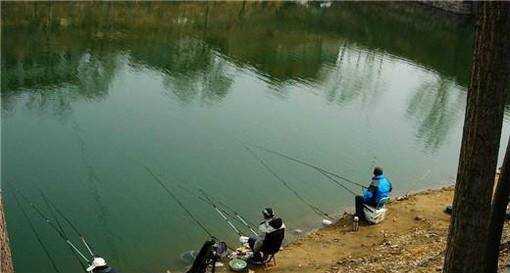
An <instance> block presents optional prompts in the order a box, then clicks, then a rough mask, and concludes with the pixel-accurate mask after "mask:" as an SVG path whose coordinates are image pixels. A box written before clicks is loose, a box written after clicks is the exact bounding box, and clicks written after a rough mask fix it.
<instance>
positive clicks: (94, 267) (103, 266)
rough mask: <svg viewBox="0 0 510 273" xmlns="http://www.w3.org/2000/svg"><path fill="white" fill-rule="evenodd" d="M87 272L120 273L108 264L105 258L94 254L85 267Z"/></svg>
mask: <svg viewBox="0 0 510 273" xmlns="http://www.w3.org/2000/svg"><path fill="white" fill-rule="evenodd" d="M87 272H92V273H120V271H118V270H117V269H115V268H113V267H111V266H109V265H108V264H107V263H106V261H105V259H103V258H101V257H99V256H96V257H94V258H93V259H92V262H91V263H90V266H89V267H88V268H87Z"/></svg>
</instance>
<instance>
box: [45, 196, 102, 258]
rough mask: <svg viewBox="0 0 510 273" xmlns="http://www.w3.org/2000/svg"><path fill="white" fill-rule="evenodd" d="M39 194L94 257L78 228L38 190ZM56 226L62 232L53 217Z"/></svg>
mask: <svg viewBox="0 0 510 273" xmlns="http://www.w3.org/2000/svg"><path fill="white" fill-rule="evenodd" d="M39 192H40V193H41V195H42V197H43V199H44V201H45V202H46V204H47V205H48V207H50V210H51V209H53V210H52V212H53V211H56V212H57V214H58V215H60V217H62V219H64V221H65V222H66V223H67V224H68V225H69V226H70V227H71V229H73V231H74V232H75V233H76V234H77V235H78V237H79V238H80V240H81V241H82V243H83V245H85V247H86V248H87V250H88V252H89V253H90V256H92V257H94V256H95V254H94V252H93V251H92V248H91V247H90V244H89V243H88V242H87V240H86V239H85V236H84V235H83V233H81V232H80V231H79V230H78V228H77V227H76V225H75V224H74V223H73V222H72V221H71V219H69V217H67V216H66V215H65V214H64V213H63V212H62V211H61V210H60V209H59V208H57V207H56V206H55V204H53V202H51V201H50V200H49V199H48V197H47V196H46V194H44V192H43V191H42V190H41V189H39ZM54 218H55V220H56V222H57V224H58V225H59V226H60V227H61V229H62V230H63V228H62V226H61V225H60V222H59V221H58V219H57V217H56V216H54Z"/></svg>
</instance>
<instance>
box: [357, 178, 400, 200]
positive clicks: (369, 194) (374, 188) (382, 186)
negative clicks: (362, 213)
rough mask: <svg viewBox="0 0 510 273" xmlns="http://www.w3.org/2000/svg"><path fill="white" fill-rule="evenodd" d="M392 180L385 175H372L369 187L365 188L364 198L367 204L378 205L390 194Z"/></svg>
mask: <svg viewBox="0 0 510 273" xmlns="http://www.w3.org/2000/svg"><path fill="white" fill-rule="evenodd" d="M392 189H393V188H392V186H391V182H390V180H388V179H387V178H386V177H384V175H379V176H374V177H372V183H370V186H368V189H363V200H364V202H365V203H366V204H373V205H376V204H377V203H379V201H380V200H381V199H382V198H385V197H388V196H390V192H391V190H392Z"/></svg>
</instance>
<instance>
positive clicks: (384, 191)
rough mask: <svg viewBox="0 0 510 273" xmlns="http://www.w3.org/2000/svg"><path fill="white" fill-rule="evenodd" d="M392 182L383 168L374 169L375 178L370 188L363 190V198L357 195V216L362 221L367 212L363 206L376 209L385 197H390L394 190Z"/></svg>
mask: <svg viewBox="0 0 510 273" xmlns="http://www.w3.org/2000/svg"><path fill="white" fill-rule="evenodd" d="M392 189H393V188H392V186H391V182H390V180H389V179H387V178H386V177H385V176H384V175H383V169H382V168H381V167H375V168H374V176H373V177H372V182H371V183H370V185H369V186H368V188H366V189H363V196H361V195H357V196H356V198H355V201H356V216H358V217H359V219H360V220H362V219H363V220H365V212H364V210H363V205H364V204H367V205H369V206H371V207H376V206H377V204H378V203H379V201H380V200H381V199H383V198H385V197H389V195H390V192H391V190H392Z"/></svg>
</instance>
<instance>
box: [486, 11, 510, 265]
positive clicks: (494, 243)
mask: <svg viewBox="0 0 510 273" xmlns="http://www.w3.org/2000/svg"><path fill="white" fill-rule="evenodd" d="M501 16H502V17H501V18H500V19H499V20H501V26H500V27H501V29H500V30H502V32H501V34H500V37H499V39H498V40H499V48H500V49H499V50H501V55H500V57H499V58H500V59H501V64H499V65H500V68H499V69H500V73H501V78H500V81H501V82H500V83H497V86H495V88H502V89H503V90H505V87H506V88H507V89H506V91H503V92H505V93H508V91H510V90H508V85H509V83H510V76H509V75H510V3H505V4H503V5H502V8H501ZM501 171H502V172H501V174H500V176H499V178H498V183H497V185H496V191H495V193H494V197H493V200H492V209H491V216H490V222H489V240H488V241H487V247H486V249H487V252H486V259H487V263H488V264H487V266H488V271H487V272H497V270H498V260H499V259H498V257H499V245H500V243H501V234H502V232H503V226H504V224H505V218H506V208H507V206H508V197H509V195H510V139H509V142H508V144H507V148H506V153H505V160H504V162H503V167H502V170H501Z"/></svg>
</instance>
